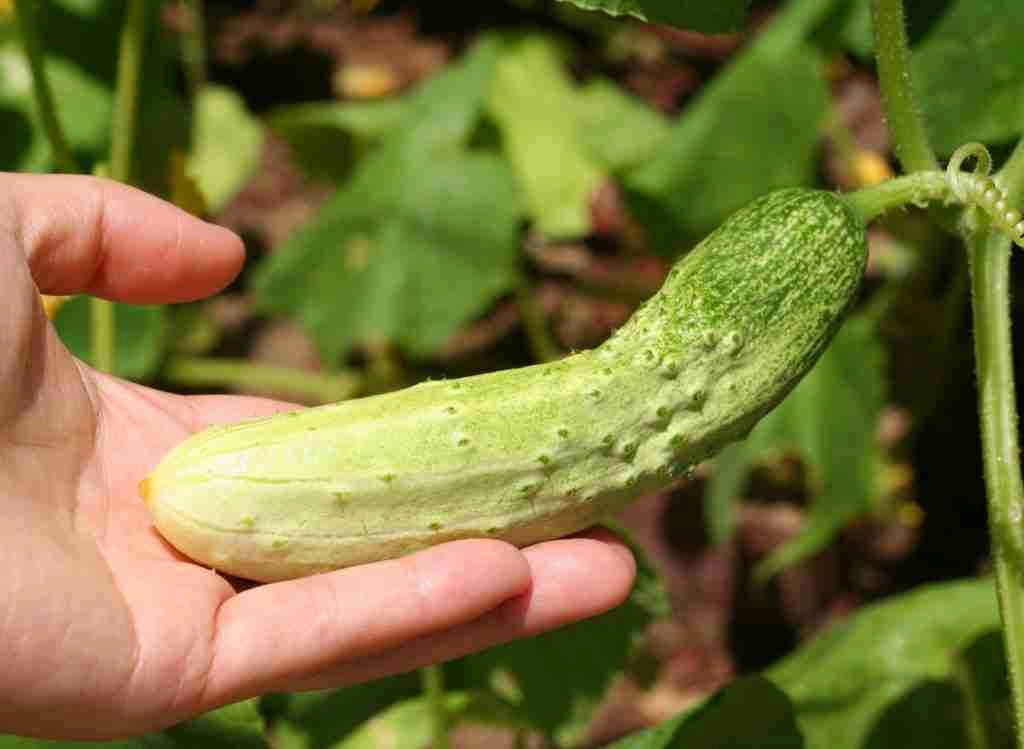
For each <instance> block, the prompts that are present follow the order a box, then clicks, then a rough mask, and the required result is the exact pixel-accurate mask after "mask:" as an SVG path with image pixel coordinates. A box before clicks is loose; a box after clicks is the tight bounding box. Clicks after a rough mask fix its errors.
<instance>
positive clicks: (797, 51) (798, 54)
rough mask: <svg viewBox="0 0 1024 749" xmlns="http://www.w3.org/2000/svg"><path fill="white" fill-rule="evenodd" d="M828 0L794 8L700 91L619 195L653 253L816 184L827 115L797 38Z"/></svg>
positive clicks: (813, 56)
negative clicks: (783, 191)
mask: <svg viewBox="0 0 1024 749" xmlns="http://www.w3.org/2000/svg"><path fill="white" fill-rule="evenodd" d="M832 4H833V0H793V2H790V3H789V4H788V5H786V6H784V8H783V10H782V11H781V12H780V13H779V14H778V15H777V16H776V19H775V21H774V22H773V24H772V25H771V26H770V27H769V28H768V29H767V30H766V31H765V32H763V33H762V34H761V35H760V36H759V37H758V38H757V41H755V42H754V44H753V45H752V46H751V47H750V48H749V49H748V50H747V51H746V52H744V53H743V54H741V55H739V57H738V58H737V59H736V60H735V62H733V63H732V64H730V65H729V67H727V68H726V69H725V70H724V71H723V72H722V73H720V74H719V75H717V76H716V77H715V78H714V79H712V81H711V82H710V83H709V84H708V85H707V86H705V88H704V89H703V91H702V93H701V94H700V95H699V97H698V98H697V100H696V101H695V102H694V103H693V104H692V105H691V106H690V107H689V108H688V109H687V110H686V111H684V112H683V114H682V116H681V117H680V118H679V120H678V122H677V123H676V124H675V126H674V127H673V128H672V132H671V134H670V135H669V137H668V140H667V141H665V143H664V144H663V145H662V146H661V147H660V148H659V149H658V152H657V153H656V154H654V155H653V156H652V158H651V159H650V160H649V161H647V162H646V163H644V164H643V165H641V166H640V167H638V168H637V169H635V170H633V171H631V172H629V173H627V174H626V175H625V177H624V186H625V188H626V191H627V196H628V198H629V201H630V203H631V205H632V208H633V211H634V212H635V214H636V215H637V217H638V218H639V219H640V220H641V221H642V222H643V223H644V224H645V226H646V227H647V229H648V232H649V234H650V237H651V240H652V243H653V245H654V246H655V248H656V249H658V250H659V251H660V252H663V253H666V254H674V253H676V252H678V251H679V250H680V249H682V248H684V247H685V246H686V244H687V243H688V242H693V241H695V240H697V239H699V238H700V237H703V236H704V235H706V234H707V233H708V232H710V231H711V230H712V229H714V228H715V227H716V226H718V225H719V224H720V223H722V221H723V220H724V219H725V218H726V217H727V216H728V215H729V214H731V213H733V212H734V211H735V210H737V209H738V208H740V207H742V206H743V205H745V204H747V203H748V202H750V201H751V200H753V199H754V198H756V197H758V196H759V195H762V194H764V193H766V192H769V191H771V190H773V189H776V188H782V187H789V186H794V185H801V184H806V183H809V182H810V181H812V178H813V176H814V165H815V159H816V155H817V152H818V141H819V136H820V129H821V125H822V123H823V122H824V118H825V116H826V108H827V106H828V90H827V87H826V84H825V80H824V78H823V75H822V64H823V63H822V59H821V55H820V54H819V53H818V52H817V51H816V50H815V49H814V48H812V47H811V46H810V45H807V44H805V43H803V39H804V38H805V37H806V36H807V35H808V34H809V33H810V32H811V31H812V30H813V28H814V27H815V25H816V24H817V23H818V22H819V21H820V20H821V19H822V18H823V17H824V16H825V14H826V13H827V12H828V11H829V10H830V9H831V6H832Z"/></svg>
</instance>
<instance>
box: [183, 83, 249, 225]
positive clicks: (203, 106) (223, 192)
mask: <svg viewBox="0 0 1024 749" xmlns="http://www.w3.org/2000/svg"><path fill="white" fill-rule="evenodd" d="M193 116H194V117H195V119H196V127H195V132H196V134H195V140H194V142H193V144H192V152H191V154H190V155H189V158H188V171H189V173H190V174H191V175H192V176H193V177H194V178H195V180H196V182H197V183H198V184H199V189H200V191H201V192H202V194H203V197H204V198H205V199H206V202H207V206H208V207H209V209H210V211H213V212H216V211H218V210H219V209H220V208H222V207H223V206H224V205H225V204H226V203H227V202H228V201H229V200H230V199H231V198H232V197H234V195H235V194H236V193H237V192H238V191H239V190H240V189H241V188H242V187H243V186H244V185H245V183H246V181H247V180H248V179H249V177H250V176H251V175H252V173H253V172H254V171H255V170H256V167H258V166H259V163H260V149H261V147H262V145H263V129H262V128H261V126H260V124H259V123H258V122H257V121H256V120H255V119H254V118H253V117H252V115H251V114H249V111H248V110H247V109H246V107H245V101H244V100H243V99H242V97H241V96H239V95H238V94H237V93H235V92H234V91H232V90H230V89H227V88H224V87H222V86H212V85H207V86H204V87H203V89H202V91H201V92H200V94H199V97H198V101H197V102H196V103H195V113H194V115H193Z"/></svg>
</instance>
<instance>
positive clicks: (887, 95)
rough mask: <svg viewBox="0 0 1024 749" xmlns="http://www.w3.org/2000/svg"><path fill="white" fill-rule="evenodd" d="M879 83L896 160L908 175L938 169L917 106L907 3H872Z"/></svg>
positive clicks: (895, 0)
mask: <svg viewBox="0 0 1024 749" xmlns="http://www.w3.org/2000/svg"><path fill="white" fill-rule="evenodd" d="M871 14H872V25H873V27H874V31H875V46H876V49H877V52H876V58H877V63H878V80H879V84H880V85H881V88H882V99H883V101H884V103H885V112H886V115H888V118H889V134H890V135H891V136H892V140H893V148H894V149H895V151H896V158H898V159H899V161H900V164H901V165H902V166H903V171H905V172H922V171H927V170H929V169H937V168H938V161H937V160H936V159H935V152H934V151H933V150H932V147H931V144H930V143H929V142H928V134H927V132H926V131H925V127H924V118H923V117H922V116H921V112H920V111H919V110H918V108H917V107H916V105H915V104H914V92H913V87H912V86H911V80H910V50H909V48H908V45H907V25H906V19H905V18H904V15H903V0H872V1H871Z"/></svg>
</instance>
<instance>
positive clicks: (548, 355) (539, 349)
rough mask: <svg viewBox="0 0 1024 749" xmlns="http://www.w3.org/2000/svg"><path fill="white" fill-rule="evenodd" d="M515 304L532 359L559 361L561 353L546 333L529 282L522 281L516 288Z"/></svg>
mask: <svg viewBox="0 0 1024 749" xmlns="http://www.w3.org/2000/svg"><path fill="white" fill-rule="evenodd" d="M516 304H518V305H519V315H520V317H521V318H522V320H523V327H524V328H525V329H526V338H527V340H528V341H529V342H530V351H531V352H532V353H533V356H534V358H535V359H536V360H537V361H539V362H549V361H555V360H556V359H561V358H562V351H561V349H559V347H558V344H557V343H555V339H554V338H552V337H551V333H550V332H549V331H548V326H547V321H546V320H545V319H544V313H543V311H542V310H541V308H540V305H539V304H538V303H537V298H536V296H535V295H534V293H533V289H532V288H531V287H530V283H529V281H526V280H523V281H522V283H520V284H519V286H518V287H517V288H516Z"/></svg>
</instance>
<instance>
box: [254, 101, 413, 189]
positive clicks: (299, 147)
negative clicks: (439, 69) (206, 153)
mask: <svg viewBox="0 0 1024 749" xmlns="http://www.w3.org/2000/svg"><path fill="white" fill-rule="evenodd" d="M410 101H411V99H410V98H409V97H400V98H392V99H379V100H375V101H344V102H339V101H326V102H313V103H304V104H293V105H289V106H285V107H281V108H279V109H276V110H274V111H273V112H271V113H270V114H269V115H268V116H267V124H268V125H269V126H270V127H271V128H272V129H273V130H274V132H276V133H277V134H278V135H280V136H281V137H282V138H284V139H285V140H286V141H288V144H289V145H290V146H291V149H292V154H293V155H294V156H295V158H296V160H297V161H298V162H299V165H300V166H301V167H302V168H303V170H305V171H306V173H307V174H309V175H310V176H312V177H314V178H319V179H326V180H328V181H331V182H340V181H341V180H343V179H344V178H346V177H347V176H348V175H349V173H350V172H351V170H352V164H353V162H354V161H355V160H356V159H357V158H358V157H359V156H360V155H364V154H365V152H366V151H367V150H368V149H369V148H370V146H372V145H374V144H376V143H377V141H379V140H380V139H381V138H383V137H385V136H387V135H388V134H389V133H391V132H393V131H394V130H396V129H397V128H398V126H399V125H400V123H401V122H402V120H403V119H404V118H405V116H406V114H408V110H409V105H410Z"/></svg>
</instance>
